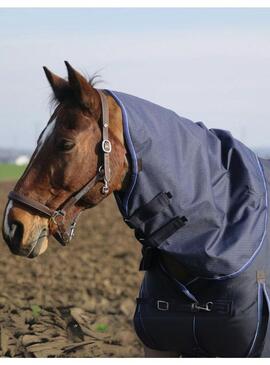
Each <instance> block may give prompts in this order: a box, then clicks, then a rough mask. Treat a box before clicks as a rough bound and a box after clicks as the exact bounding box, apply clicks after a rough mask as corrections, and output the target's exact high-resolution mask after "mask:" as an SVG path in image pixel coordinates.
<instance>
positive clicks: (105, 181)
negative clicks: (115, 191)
mask: <svg viewBox="0 0 270 365" xmlns="http://www.w3.org/2000/svg"><path fill="white" fill-rule="evenodd" d="M108 192H109V184H108V181H107V180H106V179H104V186H102V194H108Z"/></svg>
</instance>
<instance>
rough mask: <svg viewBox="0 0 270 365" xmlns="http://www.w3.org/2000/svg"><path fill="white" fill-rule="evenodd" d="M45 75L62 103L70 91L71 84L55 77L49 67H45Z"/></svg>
mask: <svg viewBox="0 0 270 365" xmlns="http://www.w3.org/2000/svg"><path fill="white" fill-rule="evenodd" d="M43 70H44V72H45V75H46V77H47V79H48V81H49V84H50V85H51V87H52V89H53V92H54V95H55V97H56V99H57V100H58V101H62V100H63V99H64V96H65V95H66V91H67V90H68V89H69V84H68V82H67V81H66V80H64V79H62V78H61V77H59V76H57V75H55V74H54V73H53V72H51V71H50V70H49V69H48V68H47V67H45V66H43Z"/></svg>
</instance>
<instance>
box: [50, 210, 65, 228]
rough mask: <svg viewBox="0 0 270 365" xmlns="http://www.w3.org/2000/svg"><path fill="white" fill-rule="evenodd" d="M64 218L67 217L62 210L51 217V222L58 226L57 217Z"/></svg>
mask: <svg viewBox="0 0 270 365" xmlns="http://www.w3.org/2000/svg"><path fill="white" fill-rule="evenodd" d="M59 216H61V217H64V216H65V212H63V211H62V210H56V211H55V212H54V213H53V215H52V216H51V218H50V220H51V221H52V222H53V223H54V224H55V225H57V222H56V220H55V218H56V217H59Z"/></svg>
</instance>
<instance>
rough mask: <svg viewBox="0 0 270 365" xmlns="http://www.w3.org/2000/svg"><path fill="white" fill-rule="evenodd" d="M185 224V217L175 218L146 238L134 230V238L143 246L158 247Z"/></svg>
mask: <svg viewBox="0 0 270 365" xmlns="http://www.w3.org/2000/svg"><path fill="white" fill-rule="evenodd" d="M186 222H187V218H186V217H185V216H183V217H179V216H177V217H174V218H173V219H172V220H171V221H169V223H167V224H165V225H164V226H162V227H161V228H159V229H158V230H157V231H155V232H154V233H152V234H151V235H150V236H148V237H147V236H144V235H143V234H142V232H141V231H139V230H135V236H136V238H137V239H138V240H139V241H140V242H141V243H142V244H144V245H148V246H153V247H158V246H159V245H161V243H162V242H164V241H166V240H167V239H168V238H169V237H170V236H172V235H173V234H174V233H175V232H177V231H178V230H179V229H180V228H182V227H184V225H185V224H186Z"/></svg>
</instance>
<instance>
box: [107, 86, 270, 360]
mask: <svg viewBox="0 0 270 365" xmlns="http://www.w3.org/2000/svg"><path fill="white" fill-rule="evenodd" d="M107 92H109V93H110V94H111V95H112V96H113V98H114V99H115V100H116V102H117V103H118V104H119V106H120V107H121V110H122V117H123V118H122V119H123V127H124V137H125V142H126V146H127V150H128V155H129V161H130V165H131V169H132V171H131V176H130V180H129V186H128V188H127V189H126V191H124V192H121V193H119V192H118V193H115V198H116V200H117V203H118V206H119V209H120V211H121V213H122V215H123V217H124V220H125V222H126V223H127V224H128V225H129V226H130V227H131V228H132V229H134V230H135V235H136V237H137V238H138V240H139V241H140V242H141V243H142V245H143V253H144V260H143V265H142V269H144V270H146V273H145V277H144V280H143V283H142V286H141V290H140V294H139V298H138V299H137V301H138V303H137V307H136V312H135V316H134V324H135V329H136V331H137V334H138V336H139V337H140V338H141V340H142V341H143V343H144V344H145V345H146V346H148V347H150V348H154V349H157V350H174V351H177V352H180V353H182V354H183V356H224V357H237V356H238V357H243V356H270V341H269V323H268V318H269V305H270V300H269V296H268V293H269V276H270V265H269V258H270V252H269V248H270V244H269V237H268V234H267V232H269V228H270V227H269V221H268V215H269V211H268V210H269V208H268V206H269V197H268V194H267V190H268V186H269V183H270V161H268V160H263V159H260V158H258V157H257V156H256V155H255V153H254V152H253V151H251V150H250V149H249V148H248V147H247V146H245V145H244V144H242V143H241V142H240V141H238V140H237V139H235V138H234V137H233V136H232V135H231V133H230V132H228V131H224V130H219V129H208V128H207V127H206V126H205V125H204V124H203V123H201V122H200V123H194V122H192V121H190V120H188V119H186V118H183V117H180V116H178V115H177V114H176V113H174V112H173V111H171V110H168V109H166V108H163V107H161V106H158V105H156V104H154V103H151V102H149V101H146V100H143V99H140V98H137V97H134V96H131V95H128V94H125V93H121V92H115V91H109V90H107ZM148 249H149V250H148ZM152 251H154V252H158V253H160V252H164V253H167V254H169V255H172V256H173V257H174V259H175V260H177V261H178V262H179V265H181V266H182V267H185V268H186V269H187V270H188V271H189V272H190V273H192V275H193V279H192V280H190V281H189V282H179V281H177V280H176V279H175V278H173V277H171V276H170V275H169V274H168V272H167V270H166V268H165V267H164V266H163V265H162V262H161V260H160V259H159V255H156V254H155V255H152V254H151V255H149V254H148V253H149V252H150V253H151V252H152ZM149 257H150V259H151V260H150V261H149ZM153 257H154V259H153Z"/></svg>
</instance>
